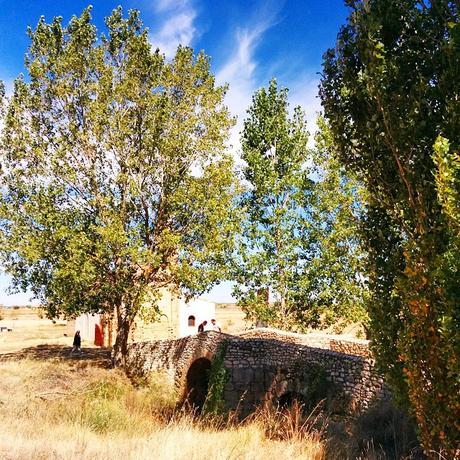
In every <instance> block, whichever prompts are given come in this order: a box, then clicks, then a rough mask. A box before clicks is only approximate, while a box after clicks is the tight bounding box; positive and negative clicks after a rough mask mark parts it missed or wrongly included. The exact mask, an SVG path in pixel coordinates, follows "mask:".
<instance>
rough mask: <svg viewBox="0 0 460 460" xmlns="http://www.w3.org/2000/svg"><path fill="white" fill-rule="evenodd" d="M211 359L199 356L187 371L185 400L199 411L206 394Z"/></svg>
mask: <svg viewBox="0 0 460 460" xmlns="http://www.w3.org/2000/svg"><path fill="white" fill-rule="evenodd" d="M210 370H211V361H210V360H209V359H206V358H199V359H197V360H196V361H194V362H193V364H192V365H191V366H190V368H189V370H188V372H187V389H186V390H187V393H186V400H187V402H188V403H189V404H190V405H191V406H192V407H193V408H194V409H195V410H196V411H197V412H198V413H200V412H201V410H202V409H203V405H204V402H205V401H206V396H207V395H208V384H209V371H210Z"/></svg>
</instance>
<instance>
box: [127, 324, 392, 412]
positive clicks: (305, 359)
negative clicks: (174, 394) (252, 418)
mask: <svg viewBox="0 0 460 460" xmlns="http://www.w3.org/2000/svg"><path fill="white" fill-rule="evenodd" d="M250 334H253V335H252V336H248V335H250ZM264 334H265V335H264ZM267 334H268V332H267V331H262V332H261V331H260V330H259V332H257V330H254V331H250V332H249V333H245V334H244V335H242V336H231V335H227V334H221V333H217V332H205V333H202V334H198V335H193V336H189V337H184V338H181V339H177V340H164V341H156V342H142V343H135V344H132V345H131V346H130V348H129V352H128V359H127V366H128V370H129V372H130V373H131V374H137V375H142V374H146V373H148V372H150V371H155V370H160V369H161V370H164V371H166V372H167V374H168V376H169V378H170V380H171V382H172V383H174V384H175V386H176V388H178V390H179V391H180V392H181V394H182V397H183V398H186V397H187V394H188V393H190V392H195V393H194V394H196V395H198V396H196V398H197V401H199V403H202V401H203V398H204V397H205V394H200V392H199V391H198V390H196V389H195V388H194V386H196V387H198V386H199V385H205V384H206V382H204V380H205V378H206V377H205V375H207V374H206V371H207V369H209V368H210V365H211V362H212V359H213V357H214V355H215V354H216V352H217V350H218V349H219V348H220V346H221V344H222V343H223V342H224V341H225V343H226V353H225V356H224V367H225V368H226V370H227V373H228V380H227V383H226V385H225V390H224V399H225V402H226V405H227V408H228V409H235V408H236V407H239V409H240V410H241V412H242V414H243V415H245V414H247V413H249V412H251V411H252V410H253V409H254V408H255V407H256V406H257V405H260V404H276V403H277V402H279V401H281V400H282V398H283V397H284V396H285V395H288V394H293V395H306V394H308V393H309V392H310V390H311V388H309V387H310V386H311V384H312V377H313V376H312V375H311V374H312V373H318V372H319V370H321V371H322V372H323V373H324V376H325V378H326V380H327V381H328V382H329V383H331V384H332V385H333V386H334V389H335V390H334V391H336V392H337V393H339V394H340V395H342V396H343V397H345V399H348V400H349V401H350V402H352V403H353V404H354V406H355V407H357V408H358V409H364V408H367V407H368V406H369V405H370V404H371V403H372V402H373V401H374V400H378V399H384V398H388V397H390V393H389V391H388V388H387V387H386V385H385V383H384V381H383V378H382V376H381V375H379V374H378V373H377V371H376V370H375V368H374V362H373V360H372V359H370V358H369V357H365V356H357V355H352V354H345V353H342V352H338V351H334V350H330V349H326V348H325V345H324V347H323V348H319V347H313V346H310V345H306V344H304V343H298V342H295V341H294V340H284V337H283V336H282V334H281V336H280V335H277V336H276V337H275V335H273V334H274V333H273V331H271V332H270V334H271V336H270V337H268V336H267ZM291 338H292V337H291ZM199 373H201V374H202V375H201V377H200V375H198V374H199ZM199 382H201V383H199ZM202 391H204V390H202Z"/></svg>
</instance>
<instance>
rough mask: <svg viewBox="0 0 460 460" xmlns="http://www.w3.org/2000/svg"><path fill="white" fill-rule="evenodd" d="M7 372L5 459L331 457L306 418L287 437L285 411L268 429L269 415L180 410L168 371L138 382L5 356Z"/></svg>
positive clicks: (0, 440) (0, 382)
mask: <svg viewBox="0 0 460 460" xmlns="http://www.w3.org/2000/svg"><path fill="white" fill-rule="evenodd" d="M0 375H1V379H0V405H1V406H2V413H3V414H4V416H3V417H2V430H0V458H2V459H9V460H13V459H21V460H22V459H34V460H35V459H40V458H41V459H48V458H53V459H64V458H69V457H70V458H85V459H97V460H99V459H106V458H110V459H114V460H118V459H120V460H121V459H123V460H129V459H140V460H141V459H151V458H155V459H160V460H162V459H168V460H180V459H192V460H193V459H248V460H256V459H260V456H261V452H263V457H264V459H266V460H270V459H277V460H279V459H293V460H296V459H299V460H300V459H312V460H320V459H324V458H325V457H324V449H323V445H322V443H321V442H320V436H319V435H318V434H317V433H316V432H312V433H308V431H307V430H305V428H306V426H303V427H302V426H301V425H300V424H299V423H298V422H294V423H293V424H292V426H291V434H289V435H288V434H287V433H286V434H285V435H284V436H280V435H279V433H281V431H280V430H281V424H282V423H283V420H284V421H285V420H286V419H283V418H280V419H279V420H278V422H277V423H278V424H279V426H278V428H277V429H273V430H272V431H270V430H268V431H267V430H266V420H265V418H263V416H262V414H261V415H260V416H259V417H260V418H259V419H257V418H255V419H253V420H249V419H248V420H246V421H244V422H241V423H237V422H236V419H235V418H233V419H232V418H230V419H227V420H226V419H224V417H222V416H220V417H218V416H208V417H201V418H200V417H197V416H196V415H195V414H194V413H193V412H190V411H187V410H185V409H183V410H176V409H175V404H174V403H175V395H174V392H173V391H172V390H170V389H169V390H168V388H169V386H168V385H167V384H166V382H164V381H163V380H162V379H163V377H164V376H162V375H154V376H152V378H151V379H149V381H148V382H144V386H139V387H135V386H133V385H132V384H131V382H130V381H129V380H128V379H127V378H126V377H125V376H124V375H123V374H122V373H121V372H119V371H117V370H107V369H101V368H96V367H91V366H90V365H85V366H78V365H76V364H75V363H73V364H69V363H63V362H58V361H50V362H37V361H29V360H21V361H18V362H4V363H0ZM272 426H275V425H272ZM295 427H298V428H299V435H294V431H293V430H294V429H295ZM300 432H301V434H300Z"/></svg>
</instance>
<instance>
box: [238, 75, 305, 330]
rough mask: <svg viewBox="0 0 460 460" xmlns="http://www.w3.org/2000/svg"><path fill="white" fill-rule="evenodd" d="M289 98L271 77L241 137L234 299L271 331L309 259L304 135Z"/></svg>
mask: <svg viewBox="0 0 460 460" xmlns="http://www.w3.org/2000/svg"><path fill="white" fill-rule="evenodd" d="M287 93H288V92H287V89H281V90H279V89H278V85H277V82H276V80H274V79H273V80H271V82H270V84H269V86H268V88H262V89H260V90H258V91H257V92H256V93H255V95H254V96H253V100H252V105H251V107H250V108H249V110H248V118H247V119H246V120H245V122H244V129H243V133H242V158H243V160H244V161H245V162H246V166H245V168H244V179H245V180H246V183H247V185H248V190H247V192H246V193H245V194H244V196H243V199H242V204H243V206H244V208H245V209H246V211H247V215H246V219H245V225H244V229H243V235H242V239H241V242H240V248H239V258H238V259H239V260H238V269H237V274H236V275H237V276H236V281H237V287H236V289H235V294H236V297H237V298H238V301H239V303H240V305H241V306H242V307H243V308H244V309H245V311H246V313H247V316H248V317H249V318H251V319H253V320H263V321H265V322H268V323H270V324H273V325H286V324H289V323H290V322H291V321H292V318H293V315H295V304H294V301H293V294H294V289H295V285H296V280H297V277H298V273H299V271H300V270H301V269H302V267H303V265H304V263H305V257H308V254H307V251H305V250H304V248H305V247H308V244H307V243H306V242H305V239H306V238H307V236H306V215H305V212H304V211H303V209H304V208H305V206H304V204H305V201H306V200H307V199H308V194H309V189H310V185H311V183H312V181H311V180H310V179H309V178H308V174H307V172H306V170H305V169H304V166H305V163H306V159H307V156H308V150H307V141H308V132H307V130H306V123H305V119H304V115H303V112H302V111H301V109H300V107H297V108H295V110H294V114H293V116H292V118H291V117H290V116H289V112H288V100H287ZM302 239H303V242H302ZM269 295H270V300H273V302H269Z"/></svg>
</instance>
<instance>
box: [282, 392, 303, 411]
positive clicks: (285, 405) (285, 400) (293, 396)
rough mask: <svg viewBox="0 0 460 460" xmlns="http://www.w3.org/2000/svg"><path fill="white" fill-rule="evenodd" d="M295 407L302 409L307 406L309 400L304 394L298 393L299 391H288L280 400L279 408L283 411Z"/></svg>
mask: <svg viewBox="0 0 460 460" xmlns="http://www.w3.org/2000/svg"><path fill="white" fill-rule="evenodd" d="M294 406H297V407H299V408H302V409H304V408H305V406H307V400H306V398H305V396H304V395H303V394H302V393H298V392H297V391H287V392H286V393H284V394H283V395H281V396H280V397H279V398H278V407H279V408H280V409H281V410H284V409H291V408H292V407H294Z"/></svg>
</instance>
